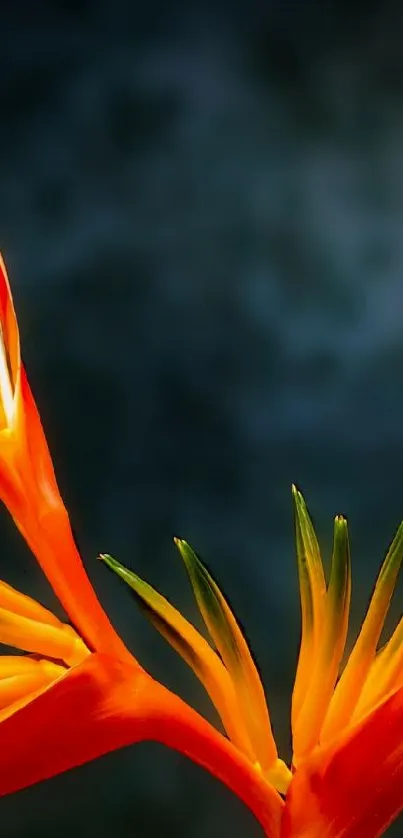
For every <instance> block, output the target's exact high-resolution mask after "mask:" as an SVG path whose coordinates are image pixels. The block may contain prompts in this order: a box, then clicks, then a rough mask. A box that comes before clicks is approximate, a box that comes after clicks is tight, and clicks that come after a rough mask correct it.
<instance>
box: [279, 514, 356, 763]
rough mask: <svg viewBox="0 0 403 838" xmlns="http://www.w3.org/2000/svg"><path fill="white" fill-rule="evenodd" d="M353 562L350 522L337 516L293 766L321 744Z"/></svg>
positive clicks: (341, 646) (344, 627)
mask: <svg viewBox="0 0 403 838" xmlns="http://www.w3.org/2000/svg"><path fill="white" fill-rule="evenodd" d="M350 595H351V562H350V548H349V541H348V531H347V521H346V519H345V518H343V517H341V516H337V518H336V519H335V522H334V545H333V555H332V565H331V570H330V580H329V587H328V590H327V594H326V609H325V614H324V617H323V628H322V635H321V637H320V640H319V643H318V646H317V650H316V655H315V658H314V660H313V661H312V668H311V675H310V681H309V689H308V690H307V694H306V697H305V701H304V702H303V705H302V708H301V710H300V713H299V715H298V716H297V719H296V722H295V726H294V729H293V749H294V756H293V762H294V765H298V764H299V762H300V759H301V758H303V757H304V756H305V755H306V754H308V753H309V752H310V751H311V750H312V749H313V748H314V747H315V745H317V744H318V742H319V738H320V731H321V727H322V724H323V720H324V718H325V715H326V712H327V709H328V706H329V702H330V699H331V697H332V694H333V690H334V686H335V683H336V680H337V676H338V673H339V667H340V661H341V658H342V655H343V652H344V646H345V642H346V637H347V627H348V616H349V608H350Z"/></svg>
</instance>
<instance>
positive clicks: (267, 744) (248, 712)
mask: <svg viewBox="0 0 403 838" xmlns="http://www.w3.org/2000/svg"><path fill="white" fill-rule="evenodd" d="M175 543H176V545H177V547H178V549H179V551H180V554H181V556H182V558H183V561H184V563H185V567H186V570H187V572H188V574H189V578H190V581H191V584H192V587H193V591H194V594H195V597H196V601H197V604H198V606H199V609H200V612H201V615H202V617H203V619H204V622H205V623H206V626H207V628H208V630H209V633H210V635H211V638H212V640H213V641H214V644H215V646H216V648H217V649H218V651H219V653H220V655H221V658H222V660H223V661H224V664H225V666H226V668H227V670H228V672H229V674H230V677H231V679H232V682H233V684H234V688H235V691H236V695H237V697H238V702H239V706H240V710H241V715H242V718H243V719H244V721H245V725H246V728H247V731H248V733H249V737H250V741H251V743H252V747H253V750H254V753H255V758H256V760H257V761H258V762H259V764H260V765H261V767H262V769H263V770H264V771H268V770H270V769H271V768H273V767H274V766H275V765H276V762H277V748H276V744H275V741H274V738H273V733H272V730H271V724H270V717H269V712H268V709H267V704H266V699H265V694H264V690H263V686H262V682H261V680H260V676H259V673H258V671H257V669H256V666H255V664H254V661H253V658H252V655H251V653H250V651H249V647H248V644H247V642H246V640H245V637H244V635H243V633H242V631H241V630H240V628H239V626H238V623H237V621H236V619H235V617H234V614H233V612H232V611H231V609H230V607H229V605H228V603H227V601H226V599H225V597H224V596H223V594H222V593H221V591H220V589H219V587H218V585H217V583H216V582H215V580H214V579H213V578H212V576H211V574H210V573H209V572H208V570H207V569H206V568H205V567H204V565H203V564H202V562H201V561H200V559H199V558H198V556H196V553H195V552H194V551H193V550H192V548H191V547H190V546H189V544H187V542H186V541H183V540H182V539H179V538H176V539H175Z"/></svg>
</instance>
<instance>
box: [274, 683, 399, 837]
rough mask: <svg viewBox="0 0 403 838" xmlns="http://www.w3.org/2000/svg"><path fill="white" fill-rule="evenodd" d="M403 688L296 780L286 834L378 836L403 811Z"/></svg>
mask: <svg viewBox="0 0 403 838" xmlns="http://www.w3.org/2000/svg"><path fill="white" fill-rule="evenodd" d="M402 788H403V688H401V689H399V690H397V691H396V692H395V693H393V694H391V695H390V696H389V697H388V698H387V699H386V701H384V702H383V703H382V704H380V705H379V706H378V707H377V708H376V709H375V710H373V711H372V712H371V713H370V714H369V715H368V716H367V717H366V718H364V719H363V720H362V721H361V722H359V723H358V724H357V725H356V726H354V727H352V728H350V729H347V730H346V731H345V732H344V733H343V734H342V736H341V737H340V739H337V740H335V741H334V742H333V743H332V744H329V745H328V746H326V747H324V748H318V749H317V750H316V751H315V752H314V754H313V755H312V757H311V758H310V759H308V760H307V761H306V763H305V764H304V765H301V767H300V768H299V769H298V771H297V772H296V773H295V775H294V778H293V780H292V782H291V785H290V788H289V792H288V795H287V802H286V808H285V812H284V817H283V824H282V830H281V838H293V837H294V836H295V835H298V836H299V837H300V838H336V836H337V838H363V836H371V838H378V836H379V835H382V834H383V833H384V831H385V830H386V829H387V827H388V826H389V824H390V823H391V822H392V821H393V820H394V819H395V818H396V817H397V815H398V814H399V812H400V811H401V810H402V809H403V795H402Z"/></svg>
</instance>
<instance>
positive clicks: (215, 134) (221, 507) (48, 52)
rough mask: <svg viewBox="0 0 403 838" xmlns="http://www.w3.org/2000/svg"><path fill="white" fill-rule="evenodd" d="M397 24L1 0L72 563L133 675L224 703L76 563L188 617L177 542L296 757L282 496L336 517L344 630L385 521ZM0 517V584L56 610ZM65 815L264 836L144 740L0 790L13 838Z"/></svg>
mask: <svg viewBox="0 0 403 838" xmlns="http://www.w3.org/2000/svg"><path fill="white" fill-rule="evenodd" d="M402 36H403V7H402V4H401V3H400V2H399V0H396V2H392V0H378V2H375V0H373V1H372V2H371V0H365V2H364V1H362V2H357V1H356V2H353V1H352V0H350V2H342V0H339V2H337V0H327V2H325V3H324V2H323V0H294V2H287V1H286V0H248V2H243V0H228V1H227V2H224V0H215V2H214V0H210V2H209V0H194V2H188V3H181V2H179V0H178V2H167V0H148V2H147V3H137V2H134V0H132V2H124V0H114V1H113V2H111V1H110V2H108V0H104V2H98V3H94V2H92V3H91V2H84V0H81V2H70V3H69V2H67V0H66V2H64V3H61V2H42V3H38V4H32V3H30V2H21V0H16V1H15V2H13V3H11V2H5V3H4V4H3V5H2V51H1V52H2V54H1V58H0V62H1V76H0V79H1V81H0V90H1V93H0V96H1V106H2V107H1V113H2V127H1V133H0V184H1V186H0V190H1V203H0V239H1V248H2V250H3V252H4V255H5V258H6V261H7V264H8V268H9V273H10V275H11V277H12V284H13V290H14V296H15V301H16V306H17V310H18V314H19V319H20V325H21V331H22V340H23V351H24V356H25V363H26V365H27V368H28V373H29V376H30V379H31V382H32V383H33V389H34V392H35V395H36V398H37V401H38V404H39V407H40V410H41V413H42V417H43V421H44V425H45V428H46V431H47V435H48V438H49V441H50V444H51V449H52V452H53V455H54V460H55V464H56V469H57V474H58V477H59V482H60V485H61V488H62V492H63V495H64V497H65V499H66V503H67V505H68V508H69V510H70V513H71V517H72V520H73V522H74V526H75V530H76V533H77V537H78V541H79V543H80V545H81V548H82V551H83V555H84V557H85V561H86V564H87V567H88V569H89V572H90V575H91V578H92V579H93V581H94V584H95V585H96V588H97V591H98V592H99V595H100V597H101V600H102V602H103V604H104V605H105V607H106V608H107V610H108V612H109V614H110V616H111V618H112V620H113V622H114V624H115V625H116V627H117V628H118V630H119V631H120V632H121V634H122V635H123V637H124V638H125V640H126V641H127V643H128V645H129V646H130V648H131V649H132V650H133V651H134V652H135V653H136V654H137V655H138V656H139V658H140V660H141V661H142V663H143V664H144V665H145V666H146V667H147V668H148V669H149V670H150V671H151V672H152V673H153V674H154V675H155V676H157V677H158V678H160V679H161V680H162V681H164V683H166V684H168V685H169V686H170V687H171V688H173V689H174V690H176V691H178V692H180V694H181V695H183V696H184V697H186V698H187V699H189V700H191V701H192V702H193V703H194V704H195V706H197V707H198V709H199V710H200V711H201V712H202V713H204V714H206V715H207V716H208V717H209V718H211V719H214V718H215V717H214V713H213V712H212V710H211V708H210V706H209V702H208V699H207V698H206V697H205V696H204V694H203V691H202V689H201V687H200V686H199V684H198V683H196V681H195V679H194V678H193V676H192V675H191V673H190V672H189V671H188V670H187V668H186V666H185V665H184V664H182V662H181V661H180V660H179V659H177V658H176V656H175V655H174V653H172V652H171V651H170V650H169V649H168V648H167V647H166V646H165V644H164V641H163V640H161V639H160V638H159V637H158V636H157V635H156V634H155V633H154V631H153V629H152V628H151V627H149V626H148V625H147V624H146V623H145V622H144V620H143V618H142V616H141V615H139V614H138V613H137V612H136V609H135V606H134V603H133V602H132V600H131V598H130V595H129V593H128V591H127V590H126V589H124V587H123V586H121V585H120V584H119V581H118V580H117V579H115V578H113V577H112V576H111V575H109V574H108V571H107V570H106V568H105V567H102V566H100V565H98V564H97V563H96V561H95V557H96V555H97V553H98V552H99V551H101V550H102V551H109V552H111V553H112V554H113V555H115V556H116V557H117V558H119V559H120V560H121V561H122V562H124V563H125V564H127V565H131V566H132V567H133V568H134V569H135V570H136V571H137V572H138V573H139V574H140V575H142V576H143V577H146V578H147V579H148V581H150V582H151V583H152V584H154V585H155V586H156V587H157V588H158V589H159V590H161V591H163V592H164V593H165V594H167V595H168V596H169V598H170V599H171V600H173V601H174V602H175V604H177V605H178V606H179V607H180V608H181V609H182V610H183V611H184V612H185V613H186V614H187V615H188V617H189V618H191V619H193V620H195V621H198V617H197V614H196V608H195V605H194V602H193V599H192V595H191V592H190V589H189V586H188V584H187V580H186V578H185V573H184V571H183V568H182V567H181V563H180V559H179V557H178V555H177V553H176V551H175V549H174V546H173V544H172V536H173V535H175V534H178V535H180V536H182V537H184V538H187V539H188V540H189V541H190V542H191V543H192V545H193V546H194V547H195V548H196V549H197V550H198V551H199V552H200V554H201V555H202V557H203V558H204V559H205V560H206V561H207V562H208V564H209V566H210V567H211V568H212V569H213V571H214V572H215V574H216V576H217V577H218V579H219V581H220V582H221V583H222V586H223V588H224V590H225V591H226V593H227V594H228V596H229V598H230V600H231V602H232V603H233V605H234V608H235V611H236V613H237V614H238V616H239V618H240V620H241V622H242V623H243V625H245V626H246V627H247V633H248V636H249V639H250V641H251V643H252V647H253V650H254V652H255V655H256V657H257V659H258V661H259V664H260V668H261V671H262V675H263V677H264V680H265V684H266V686H267V691H268V695H269V698H270V707H271V712H272V716H273V724H274V728H275V732H276V735H277V738H278V741H279V744H280V748H281V751H282V753H283V754H284V755H285V756H287V755H288V754H289V731H288V714H289V703H290V694H291V687H292V681H293V675H294V667H295V661H296V654H297V648H298V639H299V634H298V633H299V602H298V589H297V577H296V568H295V559H294V544H293V523H292V505H291V492H290V484H291V482H292V481H296V482H297V483H298V485H299V486H300V488H301V489H302V490H303V491H304V493H305V496H306V498H307V501H308V504H309V506H310V509H311V512H312V514H313V517H314V520H315V522H316V525H317V529H318V532H319V535H320V538H321V543H322V545H323V551H324V556H325V557H326V558H328V556H329V552H330V549H331V539H332V518H333V516H334V515H335V514H336V513H340V512H341V513H344V514H346V515H347V516H348V518H349V521H350V535H351V542H352V551H353V569H354V593H353V608H354V617H353V620H352V625H351V632H352V634H351V636H352V638H353V636H354V630H356V629H357V627H358V626H359V623H360V620H361V618H362V615H363V613H364V609H365V607H366V603H367V601H368V597H369V594H370V591H371V587H372V584H373V582H374V578H375V574H376V572H377V569H378V566H379V564H380V561H381V559H382V557H383V555H384V553H385V551H386V548H387V546H388V544H389V542H390V540H391V537H392V535H393V534H394V531H395V528H396V526H397V524H398V523H399V521H400V519H401V518H402V516H403V487H402V477H401V475H402V469H403V386H402V368H403V330H402V320H403V235H402V228H403V105H402V102H403V99H402V94H403V52H402V49H401V43H402ZM0 527H1V540H2V550H1V567H0V570H1V576H2V577H4V578H5V579H7V581H8V582H10V583H12V584H14V585H16V586H19V587H20V588H21V589H22V590H24V591H26V592H29V593H31V594H32V595H35V596H37V597H40V598H41V599H42V601H43V602H44V603H46V604H47V605H49V606H51V607H55V609H57V607H58V606H57V604H55V603H54V599H53V597H52V593H51V592H50V590H49V588H48V586H47V583H46V582H45V581H44V579H43V578H42V576H41V574H40V572H39V571H38V569H37V568H36V566H35V562H34V560H33V559H32V557H31V556H30V554H29V553H28V551H27V549H26V548H25V546H24V545H23V544H22V541H21V539H20V537H19V535H18V533H16V532H15V531H14V529H13V527H12V526H11V525H10V522H9V520H8V517H7V515H6V514H5V513H4V512H2V514H1V520H0ZM400 601H401V600H400ZM398 615H399V608H398V605H397V606H396V608H395V610H394V618H395V619H396V618H397V616H398ZM391 624H393V618H392V623H391ZM55 825H57V834H58V836H59V838H63V836H67V835H70V834H71V833H72V832H74V834H75V835H76V836H77V838H81V837H83V836H87V835H88V834H90V835H92V834H94V835H95V834H96V835H98V837H99V838H107V836H108V838H109V836H110V835H111V834H112V832H113V834H117V835H119V836H121V837H122V838H126V836H133V835H135V836H139V838H143V836H144V838H152V836H157V835H158V836H160V835H164V836H167V838H169V836H175V838H185V837H186V838H205V836H207V835H208V836H211V838H219V836H221V835H222V834H223V832H224V834H226V833H229V832H231V836H232V838H244V836H246V835H247V836H248V838H259V835H261V832H260V829H259V828H258V826H257V825H256V824H255V822H254V821H253V819H252V817H251V816H250V815H249V813H248V812H247V811H246V810H245V809H244V808H243V806H242V805H241V804H240V803H239V802H238V801H237V800H235V799H234V798H233V797H232V795H231V794H230V793H229V792H227V791H226V790H225V789H224V788H223V787H221V786H220V785H219V784H218V783H217V782H216V781H215V780H213V779H212V778H211V777H209V776H208V775H207V774H205V773H203V772H202V771H201V770H200V769H198V768H197V767H195V766H194V765H192V764H190V763H188V762H187V761H186V760H185V759H184V758H182V757H179V756H177V755H175V754H173V753H170V752H168V751H165V750H164V749H163V748H161V747H158V746H156V745H151V744H147V743H146V744H143V745H139V746H137V747H133V748H130V749H127V750H125V751H122V752H119V753H116V754H113V755H110V756H108V757H106V758H104V759H102V760H100V761H99V762H97V763H96V764H92V765H87V766H85V767H83V768H81V769H79V770H76V771H73V772H71V773H69V774H67V775H65V776H62V777H58V778H56V779H54V780H52V781H49V782H47V783H44V784H42V785H41V786H38V787H36V788H32V789H28V790H26V791H24V792H21V793H20V794H17V795H14V796H12V797H10V798H7V799H5V800H4V801H2V834H3V836H4V838H20V837H21V838H22V836H24V838H25V837H26V838H51V836H52V838H53V836H54V834H55ZM401 829H402V826H401V825H400V830H401ZM400 830H399V825H397V826H395V829H394V831H393V830H392V832H391V833H390V834H394V835H399V834H402V833H401V831H400Z"/></svg>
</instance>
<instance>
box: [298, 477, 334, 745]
mask: <svg viewBox="0 0 403 838" xmlns="http://www.w3.org/2000/svg"><path fill="white" fill-rule="evenodd" d="M292 492H293V498H294V507H295V536H296V547H297V562H298V575H299V585H300V597H301V622H302V629H301V645H300V653H299V658H298V666H297V674H296V676H295V683H294V691H293V696H292V709H291V719H292V728H293V730H295V728H296V724H297V719H298V715H299V713H300V712H301V709H302V706H303V703H304V701H305V699H306V697H307V694H308V689H309V682H310V679H311V676H312V668H313V662H314V660H315V657H316V654H317V649H318V648H319V643H320V639H321V636H322V628H323V622H324V614H325V601H326V582H325V575H324V572H323V565H322V560H321V556H320V550H319V545H318V541H317V538H316V535H315V530H314V528H313V525H312V521H311V519H310V517H309V514H308V510H307V508H306V505H305V501H304V499H303V497H302V494H301V492H299V491H298V489H297V487H296V486H293V487H292Z"/></svg>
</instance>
